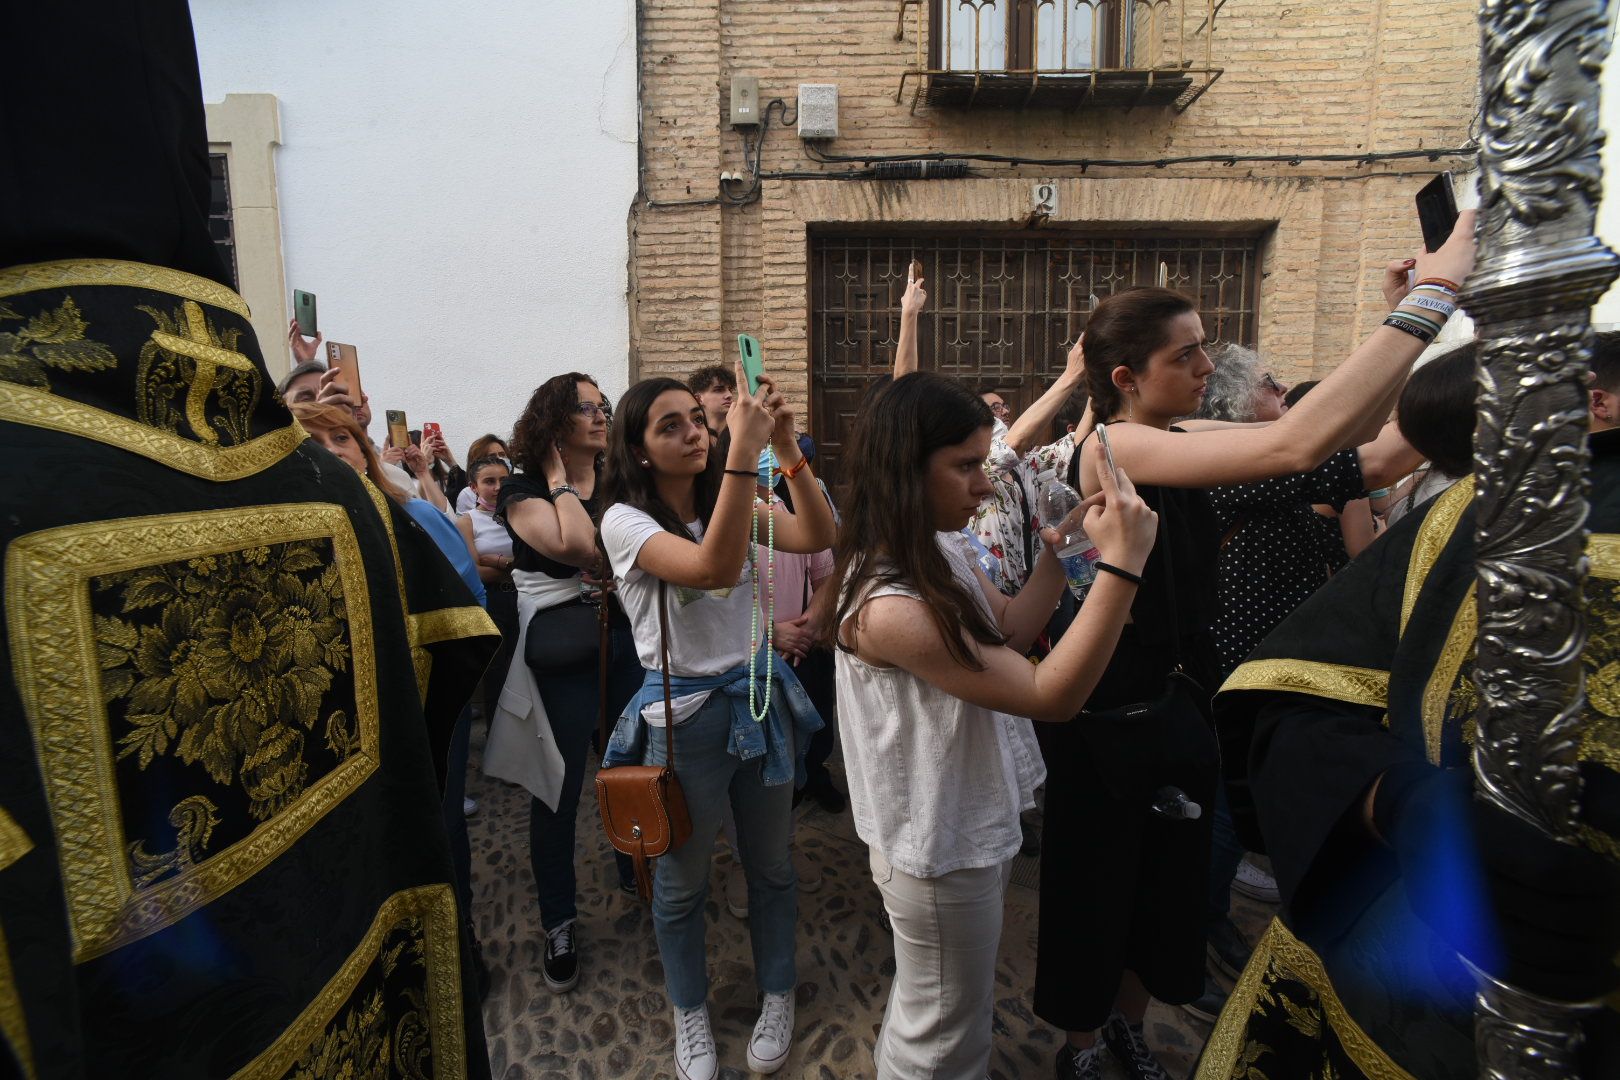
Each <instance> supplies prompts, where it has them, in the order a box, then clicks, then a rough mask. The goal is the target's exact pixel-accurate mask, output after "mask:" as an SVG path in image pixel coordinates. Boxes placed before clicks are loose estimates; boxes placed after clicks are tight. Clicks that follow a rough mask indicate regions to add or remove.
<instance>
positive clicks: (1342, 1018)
mask: <svg viewBox="0 0 1620 1080" xmlns="http://www.w3.org/2000/svg"><path fill="white" fill-rule="evenodd" d="M1269 971H1274V972H1276V975H1277V977H1278V978H1280V979H1292V980H1294V981H1296V982H1300V983H1303V984H1304V985H1306V986H1308V987H1310V988H1311V990H1312V991H1313V992H1314V993H1315V994H1316V996H1317V998H1318V999H1319V1000H1320V1001H1321V1002H1322V1011H1323V1013H1324V1014H1325V1015H1326V1018H1327V1022H1328V1026H1329V1027H1331V1028H1332V1029H1333V1034H1334V1035H1335V1036H1337V1037H1338V1040H1339V1044H1340V1045H1341V1046H1343V1047H1344V1051H1345V1054H1346V1055H1347V1056H1348V1057H1349V1058H1350V1060H1351V1061H1352V1062H1354V1063H1355V1065H1356V1068H1358V1069H1360V1070H1361V1071H1362V1073H1363V1074H1364V1075H1366V1077H1367V1078H1368V1080H1414V1078H1413V1076H1412V1074H1411V1073H1409V1072H1407V1071H1406V1070H1405V1069H1403V1068H1401V1067H1400V1066H1399V1065H1397V1064H1395V1062H1394V1060H1393V1059H1391V1058H1390V1056H1389V1055H1388V1054H1386V1053H1384V1051H1383V1048H1382V1047H1380V1046H1379V1045H1378V1044H1377V1043H1376V1042H1374V1041H1373V1040H1372V1038H1371V1037H1370V1036H1369V1035H1368V1034H1367V1033H1366V1032H1365V1031H1362V1030H1361V1026H1360V1025H1359V1024H1357V1023H1356V1022H1355V1020H1353V1019H1352V1018H1351V1016H1350V1013H1349V1012H1348V1011H1347V1010H1346V1009H1345V1007H1344V1003H1343V1002H1341V1001H1340V1000H1339V995H1338V993H1337V992H1336V991H1335V990H1334V989H1333V981H1332V980H1331V979H1329V978H1328V973H1327V969H1326V968H1325V967H1323V966H1322V959H1321V957H1319V956H1317V955H1316V953H1315V952H1314V951H1313V950H1312V949H1311V947H1310V946H1309V945H1306V944H1305V943H1304V942H1302V941H1300V940H1299V939H1298V938H1296V937H1295V936H1294V935H1293V934H1292V933H1291V932H1290V931H1289V929H1288V927H1286V926H1284V925H1283V923H1282V920H1281V919H1273V920H1271V925H1270V926H1269V927H1267V928H1266V932H1265V935H1264V936H1263V937H1262V938H1261V939H1260V943H1259V944H1258V945H1256V946H1255V947H1254V955H1253V956H1251V957H1249V963H1248V966H1246V967H1245V968H1244V969H1243V975H1242V977H1241V978H1239V979H1238V981H1237V985H1236V986H1235V987H1233V989H1232V996H1231V998H1230V999H1228V1000H1227V1003H1226V1008H1225V1009H1223V1010H1221V1018H1220V1020H1219V1021H1217V1022H1216V1024H1215V1031H1214V1033H1213V1034H1212V1035H1210V1037H1209V1045H1208V1046H1207V1047H1206V1048H1205V1050H1204V1056H1203V1059H1202V1060H1201V1061H1200V1062H1199V1065H1198V1076H1197V1080H1228V1078H1229V1077H1230V1076H1231V1075H1232V1071H1233V1066H1234V1065H1235V1064H1236V1063H1237V1060H1238V1056H1239V1055H1240V1054H1241V1053H1242V1052H1243V1045H1244V1043H1245V1041H1247V1038H1248V1032H1249V1017H1250V1016H1252V1015H1253V1014H1254V1010H1255V1003H1256V1002H1257V1001H1258V1000H1259V998H1260V989H1261V984H1262V982H1264V980H1265V976H1266V974H1267V973H1268V972H1269Z"/></svg>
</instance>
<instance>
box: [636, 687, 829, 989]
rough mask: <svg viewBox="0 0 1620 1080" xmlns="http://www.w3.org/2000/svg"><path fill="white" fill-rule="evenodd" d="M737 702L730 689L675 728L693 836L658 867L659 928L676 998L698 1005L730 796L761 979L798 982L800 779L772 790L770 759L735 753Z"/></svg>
mask: <svg viewBox="0 0 1620 1080" xmlns="http://www.w3.org/2000/svg"><path fill="white" fill-rule="evenodd" d="M730 734H731V706H730V704H729V703H727V701H726V699H725V696H724V695H722V694H718V693H717V694H714V695H712V696H711V697H710V698H709V700H708V701H706V702H704V704H703V707H702V708H701V709H699V710H698V711H697V712H696V713H695V714H693V715H692V716H690V717H688V718H687V720H686V721H685V722H684V723H681V724H678V725H676V727H675V774H676V776H678V777H679V778H680V781H681V790H682V791H683V792H684V793H685V795H686V808H687V810H688V812H689V813H690V814H691V817H692V835H691V837H690V838H689V839H688V840H687V841H686V843H684V844H682V845H681V846H680V847H678V848H676V849H675V850H674V851H672V852H670V853H669V854H668V855H665V856H664V857H662V858H661V859H659V860H658V861H657V862H656V863H654V867H655V869H656V874H655V877H654V879H653V930H654V932H655V933H656V934H657V936H658V955H659V956H660V958H662V960H663V962H664V987H665V989H666V990H667V991H668V993H669V1000H670V1003H671V1004H673V1005H674V1006H675V1007H676V1008H679V1009H694V1008H697V1007H698V1006H699V1005H702V1004H703V1003H704V1001H705V1000H707V998H708V996H709V972H708V963H707V957H706V955H705V952H706V940H705V939H706V935H707V927H706V925H705V923H704V912H703V908H704V900H705V899H707V897H708V893H709V868H710V861H711V859H712V858H713V856H714V840H715V837H716V836H717V835H718V834H719V832H720V820H721V818H722V817H723V816H724V813H725V806H726V803H727V801H728V800H729V801H730V803H731V809H732V813H733V814H734V815H735V816H736V819H737V832H738V836H737V841H738V843H737V854H738V856H739V857H740V858H741V860H742V867H743V874H744V876H745V877H746V878H747V880H748V936H749V940H750V942H751V943H752V945H753V948H754V982H755V983H756V984H757V985H758V986H759V989H760V990H761V991H763V992H765V993H768V994H785V993H788V992H789V991H791V990H792V989H793V987H794V984H795V983H796V982H797V981H798V972H797V970H796V969H795V967H794V963H793V949H794V934H795V932H796V928H797V923H798V918H799V879H798V875H797V874H795V873H794V870H793V858H792V856H791V854H790V853H789V850H788V839H789V837H790V836H791V834H792V831H793V817H792V810H793V785H792V784H777V785H775V786H774V787H766V786H765V785H764V784H763V783H762V782H761V780H760V766H761V763H762V760H763V759H755V760H753V761H740V760H738V759H737V758H736V757H734V756H732V754H731V753H730V752H728V751H727V750H726V742H727V739H728V738H729V737H730ZM664 760H665V755H664V730H663V729H662V728H651V729H649V730H648V732H647V758H646V761H647V764H649V765H662V764H663V763H664Z"/></svg>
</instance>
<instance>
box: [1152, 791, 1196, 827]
mask: <svg viewBox="0 0 1620 1080" xmlns="http://www.w3.org/2000/svg"><path fill="white" fill-rule="evenodd" d="M1150 809H1151V810H1152V811H1153V812H1154V813H1155V814H1158V815H1159V816H1160V817H1163V818H1169V819H1170V820H1171V821H1197V820H1198V819H1199V818H1201V817H1203V816H1204V808H1203V807H1202V806H1199V805H1198V804H1197V803H1195V802H1193V801H1192V800H1191V799H1189V798H1187V793H1186V792H1185V791H1182V790H1181V789H1180V788H1178V787H1162V788H1160V789H1159V790H1158V791H1155V792H1154V793H1153V803H1152V805H1151V807H1150Z"/></svg>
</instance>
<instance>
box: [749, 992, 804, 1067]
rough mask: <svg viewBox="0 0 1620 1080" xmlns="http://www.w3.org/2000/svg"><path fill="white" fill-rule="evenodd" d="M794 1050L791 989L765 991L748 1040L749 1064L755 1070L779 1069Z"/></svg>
mask: <svg viewBox="0 0 1620 1080" xmlns="http://www.w3.org/2000/svg"><path fill="white" fill-rule="evenodd" d="M792 1049H793V992H792V991H789V992H788V993H786V994H766V995H765V1004H764V1006H763V1007H762V1008H761V1009H760V1011H759V1021H758V1022H757V1023H756V1024H754V1034H753V1036H752V1037H751V1038H750V1039H749V1040H748V1067H749V1068H750V1069H753V1070H754V1071H755V1072H757V1073H773V1072H775V1071H776V1070H777V1069H780V1068H781V1067H782V1065H783V1064H784V1063H785V1062H786V1061H787V1059H788V1053H789V1052H790V1051H791V1050H792Z"/></svg>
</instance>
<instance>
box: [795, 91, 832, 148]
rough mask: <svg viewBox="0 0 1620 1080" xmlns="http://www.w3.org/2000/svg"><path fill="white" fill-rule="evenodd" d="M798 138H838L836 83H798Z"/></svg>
mask: <svg viewBox="0 0 1620 1080" xmlns="http://www.w3.org/2000/svg"><path fill="white" fill-rule="evenodd" d="M799 138H801V139H836V138H838V84H837V83H800V84H799Z"/></svg>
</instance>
